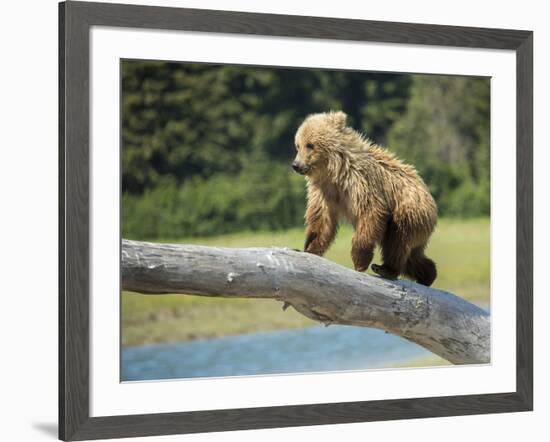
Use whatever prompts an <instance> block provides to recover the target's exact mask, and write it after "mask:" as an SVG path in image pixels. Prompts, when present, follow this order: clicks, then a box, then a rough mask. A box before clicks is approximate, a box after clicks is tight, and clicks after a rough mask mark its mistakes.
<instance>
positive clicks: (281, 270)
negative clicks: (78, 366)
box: [122, 240, 490, 364]
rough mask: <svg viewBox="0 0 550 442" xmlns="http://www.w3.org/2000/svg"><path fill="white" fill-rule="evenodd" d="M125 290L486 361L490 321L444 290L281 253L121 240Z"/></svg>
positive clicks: (471, 361)
mask: <svg viewBox="0 0 550 442" xmlns="http://www.w3.org/2000/svg"><path fill="white" fill-rule="evenodd" d="M122 287H123V289H125V290H131V291H134V292H140V293H148V294H162V293H181V294H194V295H202V296H221V297H227V298H271V299H276V300H279V301H282V302H283V303H285V304H284V306H285V307H286V306H288V305H291V306H293V307H294V308H295V309H296V310H297V311H298V312H300V313H302V314H303V315H305V316H307V317H308V318H311V319H314V320H316V321H320V322H322V323H324V324H327V325H328V324H333V323H334V324H345V325H356V326H363V327H374V328H378V329H381V330H385V331H387V332H389V333H392V334H395V335H398V336H402V337H403V338H405V339H408V340H409V341H412V342H415V343H417V344H419V345H421V346H422V347H424V348H426V349H428V350H430V351H431V352H433V353H435V354H437V355H439V356H441V357H442V358H444V359H447V360H448V361H450V362H452V363H454V364H475V363H487V362H489V360H490V317H489V314H488V313H487V312H486V311H484V310H482V309H481V308H479V307H477V306H475V305H473V304H471V303H469V302H467V301H464V300H463V299H461V298H459V297H457V296H455V295H452V294H450V293H447V292H443V291H440V290H435V289H431V288H428V287H424V286H422V285H419V284H415V283H413V282H410V281H404V280H398V281H389V280H385V279H381V278H378V277H374V276H370V275H367V274H364V273H359V272H356V271H354V270H351V269H348V268H345V267H342V266H340V265H338V264H335V263H333V262H331V261H328V260H326V259H323V258H320V257H318V256H315V255H312V254H309V253H303V252H296V251H293V250H290V249H286V248H246V249H237V248H221V247H205V246H194V245H174V244H153V243H145V242H138V241H128V240H123V241H122ZM281 314H284V313H281Z"/></svg>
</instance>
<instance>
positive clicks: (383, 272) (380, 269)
mask: <svg viewBox="0 0 550 442" xmlns="http://www.w3.org/2000/svg"><path fill="white" fill-rule="evenodd" d="M370 268H371V269H372V271H373V272H374V273H376V274H377V275H378V276H381V277H382V278H385V279H397V276H398V275H396V274H395V273H394V272H392V271H391V270H389V269H388V268H387V267H385V266H383V265H381V266H379V265H378V264H373V265H371V266H370Z"/></svg>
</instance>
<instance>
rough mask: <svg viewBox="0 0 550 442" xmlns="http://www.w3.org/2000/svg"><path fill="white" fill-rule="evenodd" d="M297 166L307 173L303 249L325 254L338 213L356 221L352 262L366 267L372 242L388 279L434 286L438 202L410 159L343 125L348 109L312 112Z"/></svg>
mask: <svg viewBox="0 0 550 442" xmlns="http://www.w3.org/2000/svg"><path fill="white" fill-rule="evenodd" d="M295 144H296V150H297V151H298V153H297V155H296V159H295V160H294V162H293V163H292V168H293V169H294V170H295V171H296V172H298V173H300V174H302V175H305V177H306V180H307V191H308V198H307V200H308V201H307V210H306V214H305V220H306V240H305V245H304V250H305V251H306V252H310V253H314V254H316V255H321V256H322V255H323V254H324V253H325V252H326V251H327V249H328V248H329V246H330V244H331V242H332V241H333V240H334V237H335V236H336V230H337V228H338V219H339V218H340V217H342V216H343V217H345V218H347V219H348V221H349V222H351V224H352V225H353V227H354V229H355V233H354V236H353V240H352V248H351V256H352V259H353V263H354V266H355V269H356V270H357V271H359V272H363V271H365V270H367V269H368V267H369V265H370V263H371V261H372V258H373V253H374V247H375V245H379V246H380V247H381V248H382V259H383V264H382V265H376V264H373V265H372V267H371V268H372V270H373V271H374V272H375V273H377V274H378V275H380V276H382V277H383V278H388V279H395V278H397V277H398V276H399V275H405V276H407V277H409V278H411V279H413V280H415V281H416V282H418V283H420V284H424V285H426V286H429V285H431V284H432V283H433V282H434V280H435V278H436V276H437V271H436V267H435V264H434V262H433V261H432V260H431V259H429V258H427V257H426V256H425V255H424V249H425V248H426V245H427V243H428V240H429V238H430V235H431V234H432V232H433V230H434V227H435V224H436V221H437V206H436V204H435V201H434V199H433V197H432V195H431V194H430V192H429V191H428V188H427V187H426V184H424V181H422V178H420V176H419V175H418V173H417V172H416V169H415V168H414V167H412V166H409V165H407V164H404V163H402V162H401V161H399V160H398V159H397V158H396V157H395V156H394V155H393V154H391V153H390V152H388V151H387V150H385V149H382V148H381V147H379V146H377V145H375V144H373V143H371V142H370V141H369V140H368V139H366V138H365V137H364V136H363V135H361V134H360V133H358V132H356V131H355V130H353V129H352V128H350V127H348V126H347V125H346V114H345V113H343V112H329V113H320V114H313V115H310V116H308V117H307V118H306V119H305V120H304V122H303V123H302V125H301V126H300V127H299V128H298V131H297V132H296V138H295Z"/></svg>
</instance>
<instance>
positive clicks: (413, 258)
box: [405, 247, 437, 287]
mask: <svg viewBox="0 0 550 442" xmlns="http://www.w3.org/2000/svg"><path fill="white" fill-rule="evenodd" d="M405 274H406V275H407V276H408V277H409V278H411V279H414V280H415V281H416V282H418V283H419V284H422V285H425V286H427V287H429V286H431V285H432V284H433V282H434V281H435V278H437V268H436V266H435V262H433V261H432V260H431V259H430V258H428V257H427V256H426V255H424V247H419V248H416V249H413V251H412V252H411V255H410V256H409V259H408V260H407V265H406V268H405Z"/></svg>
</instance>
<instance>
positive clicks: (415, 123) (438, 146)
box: [388, 75, 490, 216]
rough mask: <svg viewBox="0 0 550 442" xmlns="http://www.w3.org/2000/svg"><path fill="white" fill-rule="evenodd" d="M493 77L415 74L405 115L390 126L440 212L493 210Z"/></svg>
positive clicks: (392, 140) (397, 147)
mask: <svg viewBox="0 0 550 442" xmlns="http://www.w3.org/2000/svg"><path fill="white" fill-rule="evenodd" d="M489 93H490V85H489V79H484V78H471V77H450V76H435V75H434V76H427V75H418V76H414V77H413V82H412V85H411V90H410V100H409V103H408V105H407V111H406V113H405V115H404V116H403V117H402V118H401V119H399V120H398V121H397V122H396V123H395V124H394V126H393V127H392V128H391V129H390V131H389V137H388V139H389V144H390V146H391V149H392V150H393V151H394V152H396V153H397V154H398V155H399V156H400V157H401V158H403V159H404V160H405V161H407V162H409V163H411V164H414V165H415V166H416V167H417V169H418V171H419V172H420V174H421V176H422V177H423V178H424V180H425V181H426V183H428V185H429V187H430V190H431V191H432V193H433V195H434V197H435V199H436V201H437V203H438V206H439V211H440V213H443V214H446V215H454V216H472V215H488V214H489V209H490V192H489V186H490V175H489V173H490V167H489V165H490V163H489V155H490V152H489V150H490V142H489V125H490V120H489V110H490V108H489V106H490V100H489Z"/></svg>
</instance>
